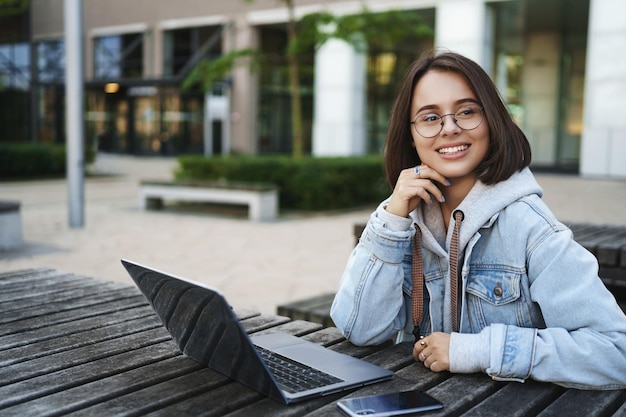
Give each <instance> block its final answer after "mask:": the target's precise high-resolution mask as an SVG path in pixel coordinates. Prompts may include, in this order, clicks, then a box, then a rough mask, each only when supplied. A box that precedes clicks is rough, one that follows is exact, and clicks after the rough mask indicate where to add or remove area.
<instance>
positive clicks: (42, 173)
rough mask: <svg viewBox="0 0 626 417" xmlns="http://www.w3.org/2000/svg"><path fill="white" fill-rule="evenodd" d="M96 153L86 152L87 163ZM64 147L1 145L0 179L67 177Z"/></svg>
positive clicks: (25, 144) (91, 160) (22, 144)
mask: <svg viewBox="0 0 626 417" xmlns="http://www.w3.org/2000/svg"><path fill="white" fill-rule="evenodd" d="M94 159H95V153H94V152H91V151H90V152H86V163H89V162H93V161H94ZM65 167H66V154H65V146H64V145H49V144H42V143H0V179H4V180H6V179H31V178H48V177H63V176H65V171H66V169H65Z"/></svg>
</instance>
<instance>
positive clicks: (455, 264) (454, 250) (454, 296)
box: [450, 210, 465, 332]
mask: <svg viewBox="0 0 626 417" xmlns="http://www.w3.org/2000/svg"><path fill="white" fill-rule="evenodd" d="M464 217H465V215H464V214H463V212H462V211H461V210H456V211H455V212H454V231H453V232H452V240H451V241H450V295H451V296H450V298H451V303H452V311H451V313H452V331H453V332H458V331H459V273H458V268H459V232H460V230H461V223H462V222H463V219H464Z"/></svg>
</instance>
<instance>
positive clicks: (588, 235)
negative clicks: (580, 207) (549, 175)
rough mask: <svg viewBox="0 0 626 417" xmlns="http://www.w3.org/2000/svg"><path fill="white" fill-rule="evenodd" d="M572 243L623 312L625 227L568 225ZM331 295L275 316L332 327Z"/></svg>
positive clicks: (357, 228)
mask: <svg viewBox="0 0 626 417" xmlns="http://www.w3.org/2000/svg"><path fill="white" fill-rule="evenodd" d="M567 226H568V227H569V228H570V229H572V232H573V233H574V239H576V241H577V242H578V243H580V244H581V245H582V246H584V247H585V248H586V249H587V250H588V251H590V252H591V253H593V254H594V255H595V256H596V258H597V259H598V265H599V273H598V275H600V278H602V281H603V282H604V283H605V285H606V286H607V288H609V290H611V292H612V293H613V295H614V296H615V298H616V299H617V302H618V304H619V305H620V307H621V308H622V310H624V311H625V312H626V226H609V225H594V224H574V223H573V224H568V225H567ZM364 229H365V223H355V224H354V226H353V234H354V239H355V242H354V243H355V245H356V244H358V243H359V238H360V237H361V234H362V233H363V230H364ZM334 296H335V295H334V294H323V295H319V296H315V297H311V298H307V299H303V300H298V301H294V302H292V303H289V304H285V305H281V306H278V308H277V311H278V314H280V315H283V316H287V317H291V318H292V319H295V318H298V319H303V320H307V321H311V322H314V323H319V324H322V325H324V326H333V324H332V319H331V318H330V306H331V304H332V302H333V299H334Z"/></svg>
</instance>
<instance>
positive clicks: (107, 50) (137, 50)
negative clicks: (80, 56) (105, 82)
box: [94, 33, 143, 80]
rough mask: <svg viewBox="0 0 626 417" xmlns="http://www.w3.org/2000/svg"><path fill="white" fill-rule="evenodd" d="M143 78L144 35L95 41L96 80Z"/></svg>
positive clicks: (115, 36) (106, 37) (119, 36)
mask: <svg viewBox="0 0 626 417" xmlns="http://www.w3.org/2000/svg"><path fill="white" fill-rule="evenodd" d="M142 76H143V34H142V33H132V34H125V35H113V36H102V37H99V38H95V39H94V78H95V79H99V80H101V79H120V78H141V77H142Z"/></svg>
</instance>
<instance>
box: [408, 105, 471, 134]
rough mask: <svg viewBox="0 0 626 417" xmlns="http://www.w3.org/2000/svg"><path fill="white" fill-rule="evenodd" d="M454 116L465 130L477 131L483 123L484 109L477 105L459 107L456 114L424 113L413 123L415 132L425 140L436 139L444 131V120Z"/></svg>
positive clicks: (456, 121)
mask: <svg viewBox="0 0 626 417" xmlns="http://www.w3.org/2000/svg"><path fill="white" fill-rule="evenodd" d="M446 116H452V118H453V119H454V123H456V125H457V126H458V127H460V128H461V129H463V130H473V129H476V128H477V127H478V126H480V124H481V123H482V121H483V108H482V107H480V106H475V105H467V106H462V107H459V108H458V110H457V111H455V112H454V113H448V114H444V115H443V116H439V115H438V114H437V113H432V112H423V113H420V114H418V115H417V117H415V120H413V121H411V124H412V125H413V127H414V128H415V131H416V132H417V133H418V134H419V135H420V136H423V137H425V138H434V137H435V136H437V135H438V134H439V133H440V132H441V131H442V130H443V118H444V117H446Z"/></svg>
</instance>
